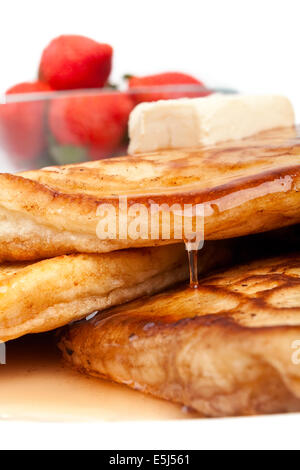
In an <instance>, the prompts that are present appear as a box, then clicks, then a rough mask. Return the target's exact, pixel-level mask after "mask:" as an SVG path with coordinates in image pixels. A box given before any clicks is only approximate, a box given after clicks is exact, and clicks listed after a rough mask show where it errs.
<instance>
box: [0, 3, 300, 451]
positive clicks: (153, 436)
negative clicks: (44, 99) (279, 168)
mask: <svg viewBox="0 0 300 470" xmlns="http://www.w3.org/2000/svg"><path fill="white" fill-rule="evenodd" d="M0 18H1V23H0V57H1V69H0V94H1V93H2V92H4V91H5V89H6V88H7V87H9V86H11V85H13V84H15V83H17V82H20V81H24V80H31V79H34V78H35V76H36V71H37V68H38V63H39V57H40V54H41V51H42V49H43V47H45V46H46V45H47V43H48V42H49V41H50V40H51V39H52V38H53V37H55V36H57V35H59V34H70V33H72V34H83V35H87V36H90V37H92V38H94V39H96V40H98V41H103V42H108V43H110V44H111V45H112V46H113V47H114V51H115V53H114V69H113V75H112V78H113V80H114V81H118V80H119V78H120V77H121V76H122V75H123V74H124V73H133V74H137V75H139V74H140V75H142V74H148V73H155V72H161V71H168V70H169V71H171V70H174V71H184V72H189V73H192V74H194V75H196V76H197V77H198V78H200V79H203V80H204V81H205V83H207V85H210V86H214V85H220V86H229V87H233V88H236V89H237V90H240V91H244V92H249V93H252V92H253V93H254V92H257V93H266V92H268V93H282V94H286V95H288V96H289V97H290V98H291V99H292V100H293V103H294V105H295V108H296V111H297V114H298V116H299V117H300V73H299V71H300V66H299V62H300V54H299V50H300V48H299V28H300V2H299V0H285V1H276V0H270V1H268V0H260V1H255V0H251V1H246V0H235V1H230V0H220V1H216V0H206V1H199V0H198V1H196V0H180V1H178V0H147V1H145V0H118V1H117V0H104V1H102V0H80V1H77V0H71V1H68V0H58V1H57V0H36V1H33V0H25V1H24V0H19V1H17V0H1V3H0ZM0 383H1V382H0ZM299 420H300V417H299V419H298V417H297V416H296V417H287V418H280V417H278V418H276V417H275V418H251V419H250V420H241V421H239V420H235V421H232V420H222V421H221V422H220V421H214V420H213V421H202V420H201V421H199V422H195V421H193V422H192V423H190V425H189V424H188V423H182V422H177V423H176V424H174V423H171V424H169V423H162V424H159V425H158V424H155V423H151V425H148V424H145V425H142V424H141V423H140V424H132V425H124V424H123V425H120V426H118V425H117V424H110V425H106V427H105V425H104V426H103V425H101V426H100V425H99V427H98V428H97V427H96V428H95V425H89V426H84V428H83V429H81V430H80V429H78V427H76V426H75V425H68V429H66V427H63V425H54V424H52V425H47V426H46V425H45V426H43V427H42V429H40V426H42V425H37V424H35V425H32V426H31V428H29V429H28V428H27V425H25V424H19V425H17V424H15V423H2V424H1V436H2V438H1V442H2V444H0V445H2V446H4V447H11V448H13V447H17V448H18V446H22V445H23V446H24V447H29V446H31V447H32V448H35V446H37V447H45V446H47V447H51V446H52V445H53V446H60V447H61V448H64V447H65V446H72V443H73V446H80V447H88V446H89V445H90V446H91V447H93V446H98V447H104V448H105V447H110V448H118V447H119V448H138V447H139V448H146V447H148V448H151V447H156V448H164V447H168V448H174V447H176V446H179V447H181V448H184V447H186V448H188V447H189V443H190V446H192V447H194V448H195V447H200V448H203V447H210V448H220V447H222V448H223V447H227V448H228V447H232V448H246V447H247V448H251V447H260V448H264V447H277V448H279V447H280V448H281V447H293V446H297V439H298V421H299ZM205 423H207V424H205ZM57 426H58V427H57ZM78 426H80V425H78ZM81 426H83V425H81Z"/></svg>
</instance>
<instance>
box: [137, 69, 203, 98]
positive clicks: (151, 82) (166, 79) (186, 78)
mask: <svg viewBox="0 0 300 470" xmlns="http://www.w3.org/2000/svg"><path fill="white" fill-rule="evenodd" d="M168 85H169V86H176V85H194V86H197V85H198V87H204V88H205V85H204V84H203V83H202V82H201V81H200V80H197V79H196V78H194V77H191V75H186V74H184V73H178V72H167V73H160V74H157V75H148V76H146V77H131V78H129V88H130V89H131V90H136V93H135V94H134V95H133V99H134V100H135V102H136V103H141V102H142V101H158V100H169V99H174V98H183V97H196V96H207V95H209V94H210V91H209V90H207V89H204V90H202V89H200V90H193V89H190V90H189V89H188V88H187V89H186V90H184V89H181V90H178V91H173V90H172V91H159V90H157V91H156V90H155V91H153V92H152V91H150V92H146V91H144V90H142V88H148V87H159V86H164V87H166V86H168ZM139 88H140V89H141V91H140V92H139V90H138V89H139Z"/></svg>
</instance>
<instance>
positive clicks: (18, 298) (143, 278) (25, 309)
mask: <svg viewBox="0 0 300 470" xmlns="http://www.w3.org/2000/svg"><path fill="white" fill-rule="evenodd" d="M208 251H209V250H206V254H205V256H206V257H207V255H208V254H209V253H208ZM211 254H212V253H211V252H210V255H211ZM205 256H204V252H203V259H204V257H205ZM207 263H209V259H207ZM187 276H188V267H187V262H186V253H185V249H184V246H183V245H178V244H177V245H172V246H166V247H157V248H143V249H140V250H124V251H119V252H115V253H105V254H99V255H87V254H76V255H65V256H61V257H56V258H51V259H48V260H44V261H39V262H36V263H33V264H28V263H16V264H12V263H10V264H2V265H0V340H2V341H7V340H10V339H13V338H17V337H19V336H22V335H24V334H26V333H39V332H41V331H48V330H52V329H54V328H57V327H59V326H62V325H65V324H67V323H69V322H71V321H73V320H77V319H79V318H83V317H85V316H87V315H89V314H91V313H92V312H94V311H96V310H103V309H105V308H107V307H109V306H112V305H118V304H120V303H123V302H127V301H129V300H132V299H136V298H138V297H141V296H142V295H145V294H151V293H154V292H155V293H156V292H159V291H161V290H163V289H164V288H166V287H168V286H171V285H173V284H175V283H178V282H180V281H183V280H185V279H186V278H187Z"/></svg>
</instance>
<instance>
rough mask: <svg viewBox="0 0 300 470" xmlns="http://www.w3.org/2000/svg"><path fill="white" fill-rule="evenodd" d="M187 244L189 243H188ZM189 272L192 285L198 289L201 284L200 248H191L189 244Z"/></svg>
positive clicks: (192, 287)
mask: <svg viewBox="0 0 300 470" xmlns="http://www.w3.org/2000/svg"><path fill="white" fill-rule="evenodd" d="M186 246H187V244H186ZM187 252H188V260H189V272H190V287H191V289H197V288H198V286H199V280H198V250H189V249H188V246H187Z"/></svg>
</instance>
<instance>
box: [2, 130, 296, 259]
mask: <svg viewBox="0 0 300 470" xmlns="http://www.w3.org/2000/svg"><path fill="white" fill-rule="evenodd" d="M299 132H300V129H299V128H297V129H294V128H284V129H277V130H272V131H268V132H264V133H261V134H257V135H256V136H253V137H251V138H247V139H244V140H241V141H233V142H229V143H228V142H227V143H226V144H219V145H216V146H214V147H202V148H199V149H183V150H172V151H167V150H166V151H162V152H158V153H153V154H147V155H143V154H142V155H139V156H138V157H130V156H128V157H120V158H115V159H109V160H101V161H98V162H88V163H82V164H78V165H68V166H62V167H49V168H44V169H42V170H37V171H30V172H26V173H22V174H19V175H9V174H1V175H0V258H1V259H3V260H33V259H41V258H47V257H52V256H57V255H61V254H68V253H76V252H89V253H90V252H97V253H100V252H109V251H113V250H119V249H123V248H128V247H140V246H149V245H150V246H152V245H157V244H162V243H174V242H176V241H178V240H175V239H174V238H175V234H174V231H172V230H171V234H170V239H164V237H163V234H162V233H161V231H160V235H159V237H158V239H155V240H153V239H151V237H150V234H149V233H148V232H149V231H150V223H149V224H148V227H147V233H148V235H149V236H148V238H146V239H143V238H142V237H137V239H132V238H125V239H122V237H121V236H120V234H119V232H118V231H117V237H116V239H106V240H103V239H99V238H98V237H97V235H96V228H97V224H98V222H99V220H100V219H99V216H97V208H98V207H99V205H100V204H102V203H109V204H112V205H113V207H115V208H116V212H117V217H118V216H119V212H118V207H119V198H118V197H119V196H120V195H123V196H125V195H126V196H127V198H128V200H127V204H128V207H131V206H132V205H133V204H134V203H143V204H145V205H146V207H149V205H150V204H151V203H153V202H154V203H157V204H160V205H161V204H169V205H170V206H171V205H172V204H174V203H179V204H181V206H182V205H183V204H185V203H188V204H204V207H205V238H206V239H222V238H231V237H236V236H240V235H245V234H250V233H257V232H262V231H266V230H271V229H274V228H277V227H283V226H288V225H292V224H294V223H297V222H300V211H299V204H300V191H299V187H300V133H299ZM162 210H163V211H165V209H162ZM145 217H146V216H144V219H143V224H144V225H145V224H146V223H148V222H149V220H148V217H146V219H147V220H146V219H145ZM129 219H130V220H129V222H130V221H131V220H132V219H131V218H130V217H129ZM117 226H118V224H117ZM160 228H161V227H160ZM175 228H176V227H175ZM165 238H167V237H165Z"/></svg>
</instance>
